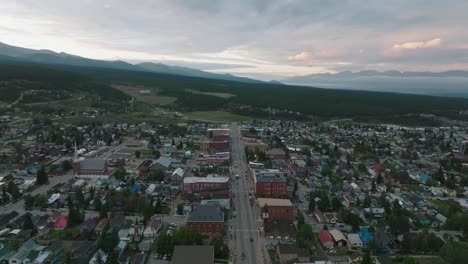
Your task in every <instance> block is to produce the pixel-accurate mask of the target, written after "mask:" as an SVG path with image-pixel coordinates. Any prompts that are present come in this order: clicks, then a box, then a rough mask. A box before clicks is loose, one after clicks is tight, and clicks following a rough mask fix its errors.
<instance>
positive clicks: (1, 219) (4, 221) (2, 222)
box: [0, 211, 20, 230]
mask: <svg viewBox="0 0 468 264" xmlns="http://www.w3.org/2000/svg"><path fill="white" fill-rule="evenodd" d="M19 216H20V215H19V213H18V212H16V211H11V212H10V213H8V214H4V215H0V230H1V229H4V228H5V227H6V226H7V225H9V224H13V223H14V222H15V221H16V220H18V218H19Z"/></svg>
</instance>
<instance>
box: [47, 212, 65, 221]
mask: <svg viewBox="0 0 468 264" xmlns="http://www.w3.org/2000/svg"><path fill="white" fill-rule="evenodd" d="M61 216H62V212H60V211H58V210H57V211H54V212H53V213H52V214H51V215H50V216H49V218H48V219H47V223H49V224H55V223H56V222H57V221H58V220H59V219H60V217H61Z"/></svg>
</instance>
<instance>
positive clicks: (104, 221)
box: [94, 218, 109, 235]
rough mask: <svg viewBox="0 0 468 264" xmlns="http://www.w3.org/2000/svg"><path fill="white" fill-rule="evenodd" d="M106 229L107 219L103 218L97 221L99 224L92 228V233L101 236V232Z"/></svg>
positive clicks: (107, 225)
mask: <svg viewBox="0 0 468 264" xmlns="http://www.w3.org/2000/svg"><path fill="white" fill-rule="evenodd" d="M108 227H109V219H107V218H103V219H101V220H100V221H99V223H98V224H97V225H96V227H95V228H94V232H96V234H97V235H101V234H102V233H103V232H105V231H106V230H107V228H108Z"/></svg>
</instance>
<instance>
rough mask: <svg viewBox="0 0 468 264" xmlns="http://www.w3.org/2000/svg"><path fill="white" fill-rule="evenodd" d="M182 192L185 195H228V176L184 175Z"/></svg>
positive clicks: (201, 196) (204, 196) (202, 196)
mask: <svg viewBox="0 0 468 264" xmlns="http://www.w3.org/2000/svg"><path fill="white" fill-rule="evenodd" d="M183 192H184V196H186V197H193V196H197V197H199V198H207V197H213V196H216V197H227V196H229V178H228V177H225V176H214V175H208V176H207V177H185V178H184V185H183Z"/></svg>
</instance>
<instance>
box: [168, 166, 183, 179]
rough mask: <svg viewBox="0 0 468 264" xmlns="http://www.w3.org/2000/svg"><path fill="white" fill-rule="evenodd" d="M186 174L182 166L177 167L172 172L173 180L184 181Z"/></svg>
mask: <svg viewBox="0 0 468 264" xmlns="http://www.w3.org/2000/svg"><path fill="white" fill-rule="evenodd" d="M184 176H185V171H184V170H183V169H182V168H177V169H175V170H174V172H172V174H171V181H182V180H183V179H184Z"/></svg>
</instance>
